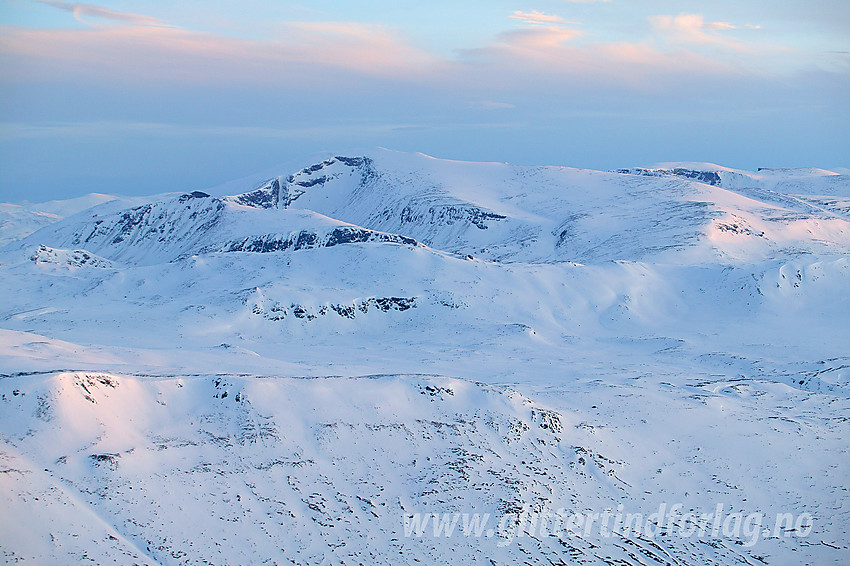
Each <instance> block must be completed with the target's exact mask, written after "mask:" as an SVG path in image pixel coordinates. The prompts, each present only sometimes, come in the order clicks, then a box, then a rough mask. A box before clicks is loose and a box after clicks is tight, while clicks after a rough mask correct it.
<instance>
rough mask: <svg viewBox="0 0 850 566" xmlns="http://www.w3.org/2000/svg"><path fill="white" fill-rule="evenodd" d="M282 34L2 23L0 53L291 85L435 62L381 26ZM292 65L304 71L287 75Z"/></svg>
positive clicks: (56, 68) (179, 76)
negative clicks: (255, 36)
mask: <svg viewBox="0 0 850 566" xmlns="http://www.w3.org/2000/svg"><path fill="white" fill-rule="evenodd" d="M281 37H283V38H284V39H281V40H275V41H268V40H246V39H238V38H230V37H224V36H218V35H213V34H208V33H202V32H194V31H187V30H181V29H175V28H168V27H151V26H111V27H97V28H92V29H86V30H78V29H68V30H34V29H24V28H5V29H3V33H2V34H0V57H3V58H4V59H6V60H7V61H8V60H11V59H12V58H15V59H17V60H20V59H21V58H25V59H26V60H27V62H28V63H27V64H24V65H17V66H16V69H17V73H18V74H19V75H23V76H24V77H30V78H35V77H34V76H35V75H39V74H40V75H41V76H42V78H48V79H49V78H50V76H51V75H52V74H53V73H57V74H67V73H74V74H78V75H79V74H82V75H89V76H92V75H94V76H99V77H101V78H110V77H112V78H114V79H115V80H142V81H148V80H152V79H154V80H164V81H169V80H170V81H176V82H196V83H197V82H200V83H206V82H211V83H216V82H221V81H228V82H233V81H245V82H247V83H249V84H250V83H267V82H279V81H280V80H282V79H283V78H284V77H286V79H287V80H288V82H290V83H291V86H292V87H293V88H297V87H298V86H299V84H300V83H301V82H309V81H310V80H314V79H318V75H320V73H319V72H318V71H317V70H316V67H322V68H324V69H338V70H340V71H348V72H354V73H358V74H365V75H372V76H393V77H405V76H408V77H415V76H419V75H422V74H426V73H429V72H430V69H431V68H432V67H433V66H434V65H435V64H436V59H435V58H434V57H433V56H431V55H429V54H427V53H425V52H423V51H420V50H417V49H415V48H413V47H410V46H408V45H407V44H405V43H404V42H402V41H401V40H399V39H398V38H396V37H395V36H394V35H393V34H392V33H390V32H389V31H387V30H386V29H384V28H381V27H378V26H367V25H363V24H356V23H344V22H323V23H292V24H287V27H286V30H285V32H284V33H281ZM296 71H297V72H298V73H301V74H300V75H299V74H292V73H293V72H296ZM325 76H326V75H325ZM8 78H13V77H8V76H7V79H8ZM324 80H327V79H324Z"/></svg>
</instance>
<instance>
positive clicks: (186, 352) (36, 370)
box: [0, 151, 850, 565]
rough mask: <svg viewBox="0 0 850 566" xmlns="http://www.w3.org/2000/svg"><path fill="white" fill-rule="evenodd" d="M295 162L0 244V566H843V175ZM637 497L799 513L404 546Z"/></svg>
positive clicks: (846, 194) (636, 508)
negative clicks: (742, 522) (783, 524)
mask: <svg viewBox="0 0 850 566" xmlns="http://www.w3.org/2000/svg"><path fill="white" fill-rule="evenodd" d="M295 169H297V170H295V171H294V172H293V171H279V172H277V173H274V174H272V175H268V176H267V177H266V180H264V181H262V182H260V183H255V184H246V185H245V186H243V187H241V188H238V189H237V190H233V191H229V192H230V193H231V194H229V195H226V196H223V195H221V194H220V193H217V192H216V191H215V190H212V189H211V190H209V191H193V192H189V193H186V194H183V195H164V196H160V197H151V198H147V199H140V200H138V201H134V202H129V203H128V202H127V201H124V200H115V201H112V202H108V203H104V204H101V205H99V206H96V207H94V208H91V209H89V210H85V211H82V212H80V213H79V214H75V215H66V214H64V213H63V211H62V208H61V206H60V205H56V206H57V207H58V208H56V209H55V210H56V212H55V214H56V215H57V216H61V217H65V216H67V217H65V218H64V219H59V218H56V219H52V220H55V222H51V223H50V225H48V226H45V227H42V228H41V229H40V230H38V231H36V232H34V233H32V234H30V235H28V236H25V237H22V238H18V237H17V236H16V237H15V238H16V239H15V241H13V242H11V243H10V244H8V245H7V246H6V247H5V248H3V250H2V251H0V293H1V294H2V296H3V297H4V299H5V300H4V301H2V302H0V321H2V325H0V374H2V377H0V441H2V445H0V453H2V454H0V482H2V484H3V488H2V490H0V494H2V497H3V501H2V508H3V509H10V510H11V511H10V512H9V513H4V514H3V515H2V517H3V518H0V552H2V553H3V554H0V555H2V556H3V559H4V560H6V561H15V560H19V561H23V562H24V563H28V562H33V563H53V562H67V561H82V560H85V559H86V558H88V559H90V560H94V561H95V562H98V563H110V562H117V563H128V564H129V563H142V564H144V563H149V564H202V563H213V564H245V563H263V561H266V562H267V563H296V564H323V563H334V564H336V563H339V564H360V563H393V564H397V563H409V564H413V563H425V564H443V563H448V562H457V563H485V564H492V563H495V564H517V563H529V564H551V563H555V564H558V563H587V564H633V565H637V564H655V563H660V564H733V563H749V564H765V563H766V564H785V563H818V564H830V563H833V564H840V563H842V557H843V556H844V554H846V552H847V551H848V549H849V548H850V541H848V530H847V527H846V525H847V524H848V521H847V520H846V519H847V517H848V516H850V508H848V500H847V498H846V497H844V495H843V494H844V493H845V491H846V488H845V484H846V478H845V477H844V475H842V474H843V470H844V461H846V459H847V443H846V438H847V437H848V433H850V431H848V430H847V426H848V421H847V416H846V415H847V410H848V408H850V407H848V400H850V358H848V352H847V343H848V340H847V338H848V326H847V323H846V321H847V320H850V296H848V289H850V214H848V210H850V200H848V199H850V188H848V178H847V176H844V175H835V174H831V173H830V172H825V171H820V170H817V171H816V170H799V169H798V170H763V171H757V172H746V171H739V170H729V169H727V168H722V167H719V166H713V165H708V164H663V165H661V166H659V167H657V168H650V169H651V170H650V169H647V170H640V171H636V170H629V171H628V172H624V173H616V172H597V171H587V170H577V169H569V168H557V167H518V166H509V165H505V164H497V163H462V162H451V161H443V160H437V159H433V158H430V157H427V156H423V155H409V154H398V153H394V152H387V151H373V152H369V153H368V154H366V155H354V156H341V155H337V156H328V157H323V158H321V159H320V160H318V161H317V162H316V163H308V164H306V166H304V167H301V168H300V169H299V168H295ZM69 206H70V205H69ZM69 210H71V209H70V208H69ZM22 222H23V223H24V224H25V223H26V222H28V220H22ZM32 227H34V226H32V225H30V228H32ZM12 228H14V227H12ZM26 229H27V228H25V227H23V224H22V225H21V227H20V228H14V230H12V232H9V233H10V234H11V233H15V234H22V233H23V232H24V231H25V230H26ZM328 376H336V377H328ZM355 376H360V377H355ZM363 376H366V377H363ZM368 376H371V377H368ZM439 376H455V377H453V378H446V377H439ZM661 503H667V504H674V503H682V504H683V505H684V506H685V509H694V510H696V511H698V512H710V511H712V510H713V509H714V507H715V505H716V504H718V503H723V504H725V505H727V506H728V510H729V511H728V512H729V513H737V512H740V513H745V514H746V513H756V512H760V513H764V514H766V515H771V514H774V515H775V514H776V513H785V512H790V513H794V514H796V515H799V514H801V513H810V514H811V515H812V517H814V525H813V529H812V533H811V534H810V535H809V536H807V537H805V538H801V537H795V536H791V535H790V534H789V535H788V536H784V535H781V536H775V537H774V536H769V537H764V538H762V539H761V540H759V541H758V543H757V544H756V545H754V546H752V547H749V546H744V545H743V544H742V543H741V541H740V540H735V539H734V537H733V538H729V537H719V538H717V537H711V536H703V537H698V536H697V537H680V536H677V535H676V534H675V533H672V532H668V533H667V534H664V535H659V536H656V537H655V538H651V537H650V538H648V537H646V536H642V537H637V536H630V535H627V534H625V533H619V534H617V533H615V534H614V535H612V536H610V537H600V536H594V535H592V534H591V535H588V536H583V535H582V536H576V535H574V534H564V535H563V536H542V537H541V536H537V535H535V537H520V538H516V539H515V540H511V541H507V540H506V539H505V538H503V537H500V536H499V535H498V534H494V535H492V536H489V537H488V536H486V535H484V536H482V537H477V538H476V537H473V538H468V537H464V536H455V537H448V538H447V537H442V538H440V537H437V538H435V537H427V536H426V537H416V536H407V537H406V536H404V517H405V516H407V515H409V514H412V513H454V512H459V513H480V514H485V513H489V514H490V515H491V516H492V517H493V519H492V521H493V522H494V523H493V524H492V525H491V526H494V527H495V526H496V525H495V523H496V522H498V520H499V519H500V518H502V517H506V516H510V515H511V514H512V513H516V512H519V511H521V510H523V509H525V508H529V509H536V510H538V511H539V510H540V509H543V508H555V509H557V508H564V509H567V510H570V511H577V512H591V513H592V512H602V511H605V510H606V509H616V508H618V506H620V505H622V506H623V508H624V510H625V511H626V512H641V513H645V514H647V515H648V514H650V513H652V512H654V511H656V510H657V509H658V505H659V504H661ZM596 534H597V535H598V532H597V533H596ZM491 561H492V562H491Z"/></svg>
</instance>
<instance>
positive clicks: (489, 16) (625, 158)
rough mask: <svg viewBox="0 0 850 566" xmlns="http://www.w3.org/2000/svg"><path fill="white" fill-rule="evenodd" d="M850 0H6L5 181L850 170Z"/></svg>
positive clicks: (91, 186) (148, 184) (0, 154)
mask: <svg viewBox="0 0 850 566" xmlns="http://www.w3.org/2000/svg"><path fill="white" fill-rule="evenodd" d="M848 100H850V10H847V9H846V4H845V3H844V2H841V1H830V0H815V1H810V2H794V1H787V0H786V1H774V2H765V1H753V2H746V3H736V2H731V1H729V0H720V1H716V2H710V3H709V2H695V1H672V0H667V1H665V0H640V1H629V0H610V1H593V0H581V1H579V0H540V1H537V2H528V1H526V0H515V1H514V2H504V1H486V2H485V1H483V0H480V1H479V0H473V1H468V2H464V3H462V5H457V3H453V2H448V1H444V0H438V1H434V2H413V1H405V2H377V1H364V2H357V3H351V2H343V1H321V2H313V3H310V4H309V5H307V4H300V3H296V2H271V1H268V0H248V1H245V2H239V3H233V2H224V1H221V0H212V1H209V2H204V3H196V2H161V1H155V0H115V1H104V2H100V3H98V4H90V3H73V2H66V1H64V0H41V1H37V0H4V1H3V2H2V3H0V200H2V201H21V200H29V201H31V202H37V201H43V200H49V199H55V198H68V197H73V196H78V195H81V194H85V193H89V192H105V193H119V194H150V193H156V192H164V191H186V190H192V189H202V188H205V187H208V186H212V185H216V184H219V183H221V182H223V181H226V180H228V179H233V178H237V177H242V176H244V175H247V174H250V173H252V172H254V171H257V170H262V169H266V168H268V167H270V166H273V165H275V164H277V163H282V162H287V161H290V160H292V159H293V158H298V157H300V156H303V155H306V154H310V153H313V152H316V151H321V150H333V151H346V150H348V149H349V148H354V147H371V146H377V145H379V146H384V147H389V148H393V149H399V150H404V151H421V152H424V153H428V154H432V155H435V156H439V157H446V158H452V159H468V160H486V161H509V162H514V163H523V164H552V165H569V166H576V167H588V168H594V169H612V168H617V167H627V166H634V165H645V164H650V163H654V162H658V161H711V162H715V163H719V164H722V165H726V166H730V167H738V168H743V169H755V168H757V167H760V166H761V167H771V166H788V167H795V166H816V167H823V168H827V169H829V168H835V167H848V166H850V159H848V154H847V148H848V147H850V134H848V132H850V112H849V111H848V110H850V107H849V105H848Z"/></svg>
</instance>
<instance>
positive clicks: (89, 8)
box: [36, 0, 170, 27]
mask: <svg viewBox="0 0 850 566" xmlns="http://www.w3.org/2000/svg"><path fill="white" fill-rule="evenodd" d="M36 1H37V2H38V3H39V4H44V5H46V6H52V7H54V8H59V9H60V10H64V11H66V12H71V13H72V14H73V15H74V19H76V20H77V21H78V22H81V23H84V24H89V23H91V22H88V21H86V20H85V17H89V18H96V19H99V20H109V21H112V22H118V23H122V24H130V25H136V26H154V27H163V26H168V27H170V26H169V25H168V24H166V23H165V22H163V21H162V20H160V19H158V18H154V17H152V16H145V15H143V14H133V13H130V12H119V11H117V10H112V9H110V8H104V7H103V6H97V5H95V4H83V3H80V2H63V1H62V0H36Z"/></svg>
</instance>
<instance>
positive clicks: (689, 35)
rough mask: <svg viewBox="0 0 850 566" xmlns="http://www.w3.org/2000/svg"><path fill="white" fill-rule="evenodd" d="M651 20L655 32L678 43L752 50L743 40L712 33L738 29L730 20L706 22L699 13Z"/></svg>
mask: <svg viewBox="0 0 850 566" xmlns="http://www.w3.org/2000/svg"><path fill="white" fill-rule="evenodd" d="M649 21H650V23H651V24H652V28H653V30H654V31H655V32H657V33H660V34H661V35H663V36H664V37H667V38H669V39H670V40H671V41H674V42H677V43H683V44H691V45H716V46H721V47H726V48H728V49H733V50H735V51H750V48H749V47H748V46H747V45H745V44H744V43H743V42H741V41H738V40H735V39H733V38H729V37H723V36H722V35H717V34H715V33H711V32H716V31H721V32H722V31H729V30H734V29H738V26H735V25H733V24H731V23H729V22H706V21H705V19H704V18H703V16H701V15H699V14H679V15H678V16H650V18H649Z"/></svg>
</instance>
